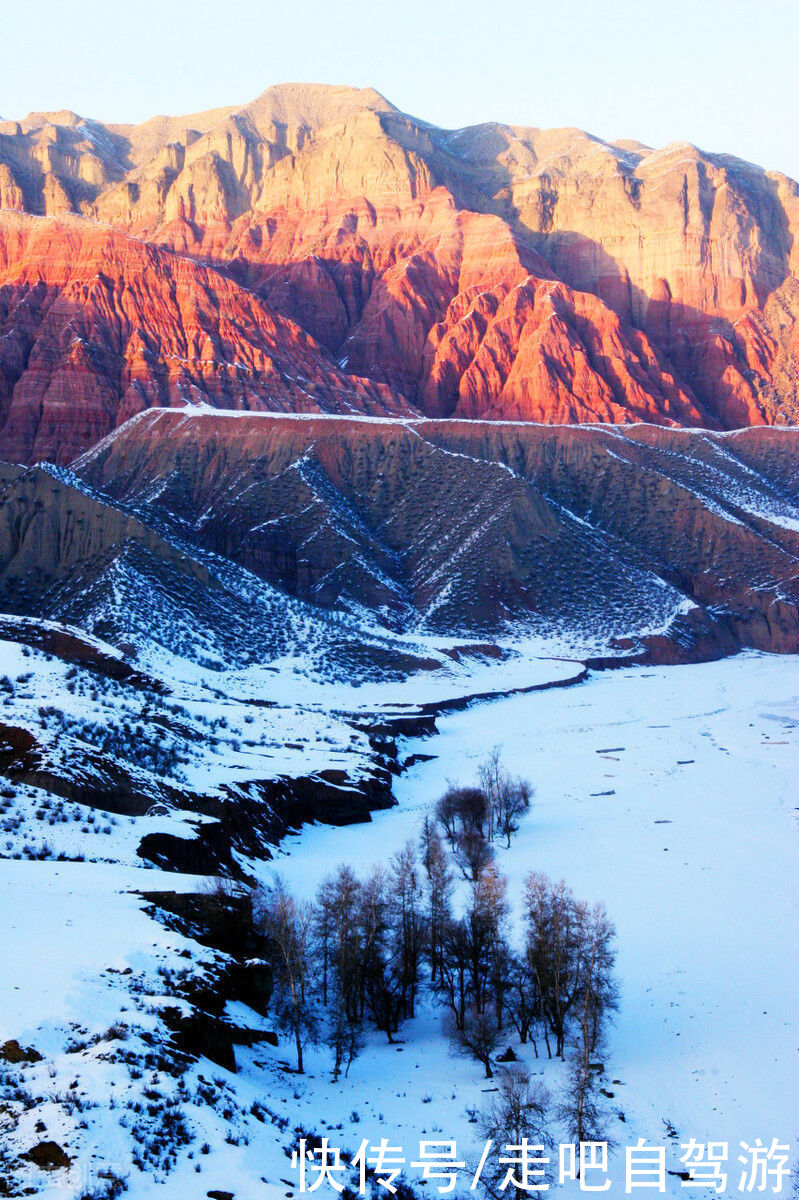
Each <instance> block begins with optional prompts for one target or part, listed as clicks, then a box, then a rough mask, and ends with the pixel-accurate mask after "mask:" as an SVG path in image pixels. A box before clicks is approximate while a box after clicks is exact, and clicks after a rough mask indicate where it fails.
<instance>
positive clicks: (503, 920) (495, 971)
mask: <svg viewBox="0 0 799 1200" xmlns="http://www.w3.org/2000/svg"><path fill="white" fill-rule="evenodd" d="M507 893H508V881H507V880H506V879H505V877H504V876H503V875H500V873H499V871H497V869H496V867H494V866H491V865H489V866H486V867H484V868H483V870H482V871H481V872H480V874H479V875H478V877H477V879H476V881H475V884H474V889H473V894H472V911H473V913H474V914H475V916H476V918H477V919H478V920H479V922H480V924H481V927H482V933H483V937H484V940H485V945H484V950H483V953H484V957H485V968H486V983H487V985H488V990H489V992H490V993H491V994H492V995H493V998H494V1013H495V1016H496V1021H497V1025H498V1026H499V1028H500V1029H501V1028H502V1016H503V1009H504V996H505V991H506V989H507V986H508V971H509V964H510V949H509V946H508V940H507V923H508V914H509V911H510V908H509V905H508V899H507Z"/></svg>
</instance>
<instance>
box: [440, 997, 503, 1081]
mask: <svg viewBox="0 0 799 1200" xmlns="http://www.w3.org/2000/svg"><path fill="white" fill-rule="evenodd" d="M445 1030H446V1032H447V1036H448V1037H449V1039H450V1041H451V1042H452V1043H453V1045H454V1046H456V1047H457V1048H458V1049H460V1050H465V1051H466V1052H467V1054H470V1055H471V1056H472V1058H476V1059H477V1061H478V1062H479V1063H482V1064H483V1066H484V1067H485V1073H486V1079H492V1078H493V1075H494V1072H493V1071H492V1069H491V1059H492V1057H493V1054H494V1051H495V1050H496V1048H497V1046H498V1045H499V1040H500V1037H501V1030H500V1027H499V1025H498V1023H497V1018H496V1016H495V1014H494V1012H493V1011H491V1010H490V1009H485V1008H484V1009H483V1010H482V1012H481V1011H480V1010H479V1009H478V1008H477V1006H476V1005H474V1004H470V1005H468V1007H467V1008H466V1011H465V1013H464V1019H463V1023H462V1024H461V1025H459V1024H458V1022H457V1021H456V1020H455V1019H454V1018H453V1017H452V1016H451V1015H449V1014H448V1017H447V1019H446V1021H445Z"/></svg>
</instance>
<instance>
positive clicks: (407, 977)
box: [389, 842, 425, 1017]
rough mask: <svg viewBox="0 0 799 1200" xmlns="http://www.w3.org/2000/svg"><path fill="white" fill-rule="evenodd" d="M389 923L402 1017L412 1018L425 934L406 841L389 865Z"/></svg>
mask: <svg viewBox="0 0 799 1200" xmlns="http://www.w3.org/2000/svg"><path fill="white" fill-rule="evenodd" d="M389 922H390V931H391V938H390V940H391V943H392V950H393V956H392V957H393V959H394V962H395V963H396V970H397V972H398V976H399V984H400V988H401V992H402V1009H403V1015H404V1016H406V1017H412V1016H413V1015H414V1009H415V1004H416V989H417V986H418V983H419V963H420V961H421V957H422V946H423V940H424V934H425V930H424V921H423V914H422V883H421V879H420V876H419V864H418V860H417V858H416V850H415V848H414V845H413V843H412V842H407V843H406V844H405V846H404V847H403V848H402V850H400V851H399V852H398V853H397V854H395V855H394V857H393V858H392V860H391V863H390V864H389Z"/></svg>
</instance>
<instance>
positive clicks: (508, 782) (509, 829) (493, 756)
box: [478, 746, 534, 846]
mask: <svg viewBox="0 0 799 1200" xmlns="http://www.w3.org/2000/svg"><path fill="white" fill-rule="evenodd" d="M478 778H479V780H480V788H481V790H482V791H483V793H484V795H485V797H486V812H487V819H486V827H487V837H488V840H489V842H490V841H492V840H493V838H494V835H495V834H496V833H499V834H501V835H502V836H503V837H504V838H505V839H506V840H507V845H508V846H510V839H511V835H512V834H514V833H516V832H517V830H518V828H519V822H520V820H521V818H522V816H523V815H524V813H525V812H526V811H527V810H528V809H529V807H530V803H531V800H532V797H533V795H534V790H533V787H532V785H531V784H530V783H529V782H528V781H527V780H526V779H513V778H512V777H511V776H510V775H509V774H508V772H507V771H506V769H505V767H504V765H503V762H502V747H501V746H494V747H493V748H492V750H491V751H490V753H489V755H488V757H487V758H486V759H485V761H484V762H483V763H482V764H481V765H480V767H479V769H478Z"/></svg>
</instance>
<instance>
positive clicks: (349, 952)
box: [315, 866, 363, 1079]
mask: <svg viewBox="0 0 799 1200" xmlns="http://www.w3.org/2000/svg"><path fill="white" fill-rule="evenodd" d="M360 902H361V885H360V884H359V882H358V880H357V878H356V877H355V875H354V874H353V871H352V869H351V868H350V867H348V866H342V867H339V869H338V871H337V872H336V874H335V875H333V876H331V877H330V878H328V879H326V880H324V881H323V883H322V884H321V886H320V888H319V892H318V894H317V903H316V919H315V932H316V947H317V963H318V964H319V963H321V974H322V998H323V1003H324V1004H325V1006H329V1010H330V1029H329V1033H328V1039H327V1040H328V1044H329V1045H330V1046H331V1049H332V1050H333V1078H334V1079H337V1078H338V1076H339V1073H340V1071H341V1067H342V1064H343V1062H344V1061H345V1060H346V1062H347V1070H349V1066H350V1064H351V1063H352V1061H353V1059H354V1058H355V1057H356V1055H357V1053H358V1051H359V1049H360V1045H361V1027H362V1007H363V998H362V989H363V983H362V955H361V925H360ZM318 969H319V967H318V966H317V970H318Z"/></svg>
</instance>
